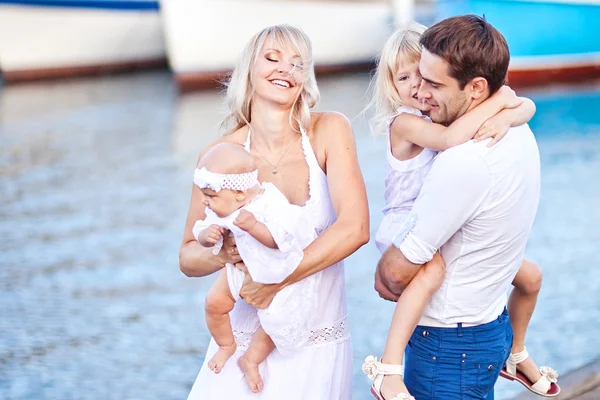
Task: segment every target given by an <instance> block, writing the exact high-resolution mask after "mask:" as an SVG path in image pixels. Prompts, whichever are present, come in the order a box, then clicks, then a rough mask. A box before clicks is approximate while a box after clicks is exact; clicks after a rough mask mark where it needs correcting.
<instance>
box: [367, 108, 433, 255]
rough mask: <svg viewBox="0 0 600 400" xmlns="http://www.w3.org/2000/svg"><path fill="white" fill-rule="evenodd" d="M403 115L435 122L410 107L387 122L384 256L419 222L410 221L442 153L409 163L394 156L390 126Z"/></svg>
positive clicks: (426, 152)
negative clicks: (395, 240) (409, 218)
mask: <svg viewBox="0 0 600 400" xmlns="http://www.w3.org/2000/svg"><path fill="white" fill-rule="evenodd" d="M403 113H406V114H412V115H416V116H418V117H421V118H423V119H425V120H426V121H428V122H431V119H430V118H429V117H428V116H426V115H423V114H422V113H421V111H419V110H417V109H416V108H413V107H408V106H402V107H400V108H398V110H397V111H396V114H394V115H393V116H392V117H391V118H390V119H389V120H388V122H387V125H388V132H387V133H388V135H387V140H388V142H387V146H386V148H387V150H386V159H387V166H386V173H385V206H384V207H383V214H384V216H383V219H382V220H381V223H380V224H379V229H378V230H377V234H376V235H375V244H376V246H377V249H379V251H380V252H381V253H382V254H383V252H384V251H385V250H386V249H387V248H388V247H389V246H390V245H391V244H392V240H393V239H394V237H396V236H398V235H400V236H401V235H402V234H406V233H407V232H410V230H411V229H412V227H413V226H414V224H415V222H416V221H415V220H414V219H413V220H408V219H407V218H408V216H409V213H410V210H411V209H412V206H413V204H414V202H415V199H416V198H417V196H418V195H419V192H420V191H421V187H422V186H423V182H424V181H425V177H426V176H427V174H428V173H429V170H430V169H431V166H432V165H433V161H434V160H435V157H436V156H437V154H438V152H437V151H434V150H431V149H423V151H421V153H419V154H418V155H417V156H415V157H413V158H411V159H409V160H404V161H401V160H398V159H397V158H396V157H394V155H393V154H392V147H391V146H392V142H391V137H390V127H391V125H392V122H394V119H395V118H396V117H397V116H398V115H400V114H403Z"/></svg>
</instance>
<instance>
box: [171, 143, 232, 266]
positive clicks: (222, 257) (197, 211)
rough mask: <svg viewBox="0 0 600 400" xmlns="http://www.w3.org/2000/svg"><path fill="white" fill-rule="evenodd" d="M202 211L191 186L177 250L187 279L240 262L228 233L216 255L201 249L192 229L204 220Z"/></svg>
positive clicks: (200, 200) (195, 189) (199, 199)
mask: <svg viewBox="0 0 600 400" xmlns="http://www.w3.org/2000/svg"><path fill="white" fill-rule="evenodd" d="M223 141H224V140H223V139H219V140H217V141H216V142H214V143H212V144H211V145H209V146H208V147H207V148H206V149H204V151H203V152H202V153H201V154H200V157H199V158H202V156H203V155H204V154H205V153H206V151H208V149H210V148H211V147H213V146H214V145H216V144H217V143H220V142H223ZM204 209H205V206H204V203H203V202H202V192H201V191H200V189H198V188H197V187H196V186H195V185H192V198H191V200H190V208H189V210H188V214H187V218H186V220H185V228H184V231H183V239H182V241H181V247H180V249H179V268H180V269H181V272H183V273H184V274H185V275H187V276H189V277H197V276H206V275H210V274H212V273H213V272H215V271H218V270H219V269H221V268H223V267H224V266H225V264H226V263H231V264H235V263H236V262H239V261H240V260H241V258H240V256H239V254H238V252H237V248H236V247H235V241H234V240H233V237H232V236H229V235H228V233H225V234H224V236H223V247H222V248H221V251H220V252H219V254H217V255H214V254H213V253H212V248H207V247H203V246H202V245H200V243H198V242H197V241H196V238H195V237H194V234H193V232H192V229H193V227H194V224H195V223H196V221H197V220H199V219H201V220H204V219H205V218H206V213H205V212H204Z"/></svg>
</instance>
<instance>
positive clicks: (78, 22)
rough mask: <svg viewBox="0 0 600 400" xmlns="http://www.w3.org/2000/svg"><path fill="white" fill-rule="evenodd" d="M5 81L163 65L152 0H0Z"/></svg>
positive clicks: (0, 60)
mask: <svg viewBox="0 0 600 400" xmlns="http://www.w3.org/2000/svg"><path fill="white" fill-rule="evenodd" d="M0 31H1V32H2V34H1V35H0V70H1V71H2V75H3V78H4V81H5V82H6V83H11V82H18V81H30V80H38V79H47V78H61V77H72V76H82V75H92V74H99V73H108V72H116V71H125V70H132V69H138V68H147V67H157V66H166V53H165V44H164V35H163V32H162V25H161V19H160V15H159V3H158V1H153V0H0Z"/></svg>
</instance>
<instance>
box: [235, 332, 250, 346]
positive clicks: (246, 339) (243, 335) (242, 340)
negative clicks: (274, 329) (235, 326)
mask: <svg viewBox="0 0 600 400" xmlns="http://www.w3.org/2000/svg"><path fill="white" fill-rule="evenodd" d="M252 336H254V332H243V331H236V330H234V331H233V338H234V339H235V344H236V345H237V350H246V349H248V346H250V342H251V341H252Z"/></svg>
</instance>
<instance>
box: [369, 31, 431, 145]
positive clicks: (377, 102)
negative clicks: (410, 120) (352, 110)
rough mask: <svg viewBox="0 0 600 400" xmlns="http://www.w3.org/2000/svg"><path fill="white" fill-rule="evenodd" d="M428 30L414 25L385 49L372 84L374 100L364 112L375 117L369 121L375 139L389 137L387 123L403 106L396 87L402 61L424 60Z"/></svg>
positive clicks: (390, 41) (396, 33)
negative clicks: (424, 37)
mask: <svg viewBox="0 0 600 400" xmlns="http://www.w3.org/2000/svg"><path fill="white" fill-rule="evenodd" d="M426 29H427V28H426V27H425V26H423V25H421V24H417V23H415V22H412V23H410V24H409V26H408V27H407V28H405V29H399V30H397V31H396V32H394V33H393V34H392V36H391V37H390V38H389V39H388V40H387V42H386V43H385V45H384V46H383V50H382V51H381V55H380V56H379V59H378V60H377V68H376V69H375V74H374V76H373V78H372V79H371V83H370V84H369V92H368V93H369V94H370V98H371V100H370V101H369V104H368V105H367V107H365V111H367V110H369V109H373V111H374V113H375V114H374V116H373V117H372V118H371V119H370V121H369V122H370V124H369V125H370V127H371V132H372V133H373V134H374V135H382V134H386V133H387V120H388V119H389V118H390V116H391V115H392V114H394V113H395V112H396V110H397V109H398V108H399V107H401V106H402V105H403V104H402V100H401V99H400V96H399V95H398V92H397V90H396V87H395V86H394V79H395V75H396V73H397V72H398V66H399V65H400V61H401V60H404V61H406V60H409V61H415V60H416V61H418V60H419V59H420V58H421V45H420V44H419V39H420V38H421V35H422V34H423V32H425V30H426Z"/></svg>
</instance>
